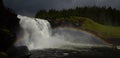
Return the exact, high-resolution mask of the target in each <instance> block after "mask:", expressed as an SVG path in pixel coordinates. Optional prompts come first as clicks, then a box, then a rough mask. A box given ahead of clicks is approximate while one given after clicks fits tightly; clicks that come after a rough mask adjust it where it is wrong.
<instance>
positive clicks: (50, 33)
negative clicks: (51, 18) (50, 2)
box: [15, 15, 107, 50]
mask: <svg viewBox="0 0 120 58" xmlns="http://www.w3.org/2000/svg"><path fill="white" fill-rule="evenodd" d="M18 18H19V19H20V25H21V27H22V29H23V30H22V32H23V33H22V36H21V34H20V35H18V40H17V41H16V43H15V45H16V46H24V45H25V46H27V47H28V48H29V49H30V50H34V49H44V48H63V49H64V48H65V49H71V48H72V49H73V48H82V47H92V46H107V44H106V43H105V42H104V41H102V40H101V39H100V38H98V37H96V36H94V35H92V34H89V33H87V32H84V31H80V30H73V29H69V28H56V29H51V26H50V23H49V22H48V21H47V20H44V19H38V18H30V17H27V16H21V15H18Z"/></svg>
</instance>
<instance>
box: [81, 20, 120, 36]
mask: <svg viewBox="0 0 120 58" xmlns="http://www.w3.org/2000/svg"><path fill="white" fill-rule="evenodd" d="M82 27H83V28H85V29H88V30H91V31H94V32H97V33H98V34H99V35H100V36H102V37H104V38H120V27H115V26H107V25H102V24H99V23H97V22H94V21H93V20H91V19H89V18H85V21H84V23H83V25H82Z"/></svg>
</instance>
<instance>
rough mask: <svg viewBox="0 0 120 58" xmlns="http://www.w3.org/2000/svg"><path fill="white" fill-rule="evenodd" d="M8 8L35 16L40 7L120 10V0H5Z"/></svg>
mask: <svg viewBox="0 0 120 58" xmlns="http://www.w3.org/2000/svg"><path fill="white" fill-rule="evenodd" d="M3 1H4V4H5V6H6V7H8V8H12V9H13V10H15V11H16V12H17V13H18V14H22V15H27V16H34V15H35V14H36V12H37V11H39V10H40V9H46V10H48V9H51V8H53V9H63V8H74V7H77V6H80V7H83V6H94V5H96V6H106V7H109V6H111V7H112V8H116V9H119V10H120V0H3Z"/></svg>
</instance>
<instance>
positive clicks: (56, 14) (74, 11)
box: [35, 6, 120, 26]
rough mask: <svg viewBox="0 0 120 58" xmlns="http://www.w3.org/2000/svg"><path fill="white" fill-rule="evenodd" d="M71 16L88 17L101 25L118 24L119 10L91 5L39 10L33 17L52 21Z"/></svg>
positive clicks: (119, 18) (119, 20)
mask: <svg viewBox="0 0 120 58" xmlns="http://www.w3.org/2000/svg"><path fill="white" fill-rule="evenodd" d="M71 16H76V17H85V18H90V19H92V20H94V21H95V22H97V23H100V24H103V25H110V26H120V23H119V22H120V10H117V9H115V8H111V7H96V6H93V7H76V8H71V9H63V10H55V9H50V10H49V11H47V10H40V11H38V12H37V14H36V16H35V17H36V18H42V19H50V20H52V21H54V20H56V19H59V18H69V17H71Z"/></svg>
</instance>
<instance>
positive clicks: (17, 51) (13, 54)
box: [7, 46, 30, 58]
mask: <svg viewBox="0 0 120 58" xmlns="http://www.w3.org/2000/svg"><path fill="white" fill-rule="evenodd" d="M7 54H8V56H9V57H10V58H28V57H29V56H30V53H29V50H28V48H27V47H26V46H19V47H15V46H12V47H10V48H9V49H8V50H7Z"/></svg>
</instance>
